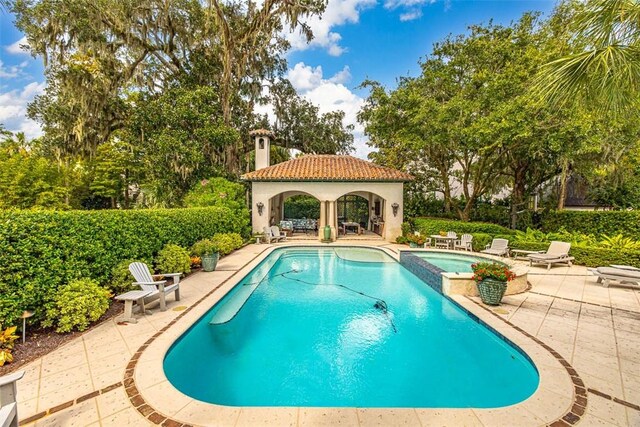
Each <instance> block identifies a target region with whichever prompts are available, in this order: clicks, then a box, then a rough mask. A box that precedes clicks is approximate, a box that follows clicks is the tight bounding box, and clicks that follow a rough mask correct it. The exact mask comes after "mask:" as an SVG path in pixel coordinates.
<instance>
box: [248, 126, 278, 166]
mask: <svg viewBox="0 0 640 427" xmlns="http://www.w3.org/2000/svg"><path fill="white" fill-rule="evenodd" d="M249 135H251V136H252V137H253V139H254V141H255V146H256V170H258V169H262V168H266V167H267V166H270V165H271V163H270V156H269V152H270V145H271V139H273V137H274V135H273V132H271V131H270V130H266V129H256V130H252V131H251V132H249Z"/></svg>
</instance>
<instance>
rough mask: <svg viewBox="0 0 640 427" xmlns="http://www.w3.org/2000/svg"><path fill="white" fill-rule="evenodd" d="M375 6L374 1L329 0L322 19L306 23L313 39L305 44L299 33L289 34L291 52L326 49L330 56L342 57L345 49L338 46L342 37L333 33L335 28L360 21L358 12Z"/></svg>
mask: <svg viewBox="0 0 640 427" xmlns="http://www.w3.org/2000/svg"><path fill="white" fill-rule="evenodd" d="M375 5H376V0H329V3H328V4H327V8H326V10H325V11H324V13H323V14H322V17H317V16H314V17H312V18H310V19H309V20H308V21H307V24H308V25H309V27H310V28H311V30H312V31H313V35H314V38H313V40H311V42H309V43H307V41H306V39H305V38H304V36H303V35H301V34H300V33H297V32H296V33H290V34H288V35H287V40H289V42H290V43H291V47H292V49H293V50H306V49H309V48H317V47H319V48H323V49H326V50H327V52H328V53H329V55H331V56H340V55H342V54H343V53H344V52H345V50H346V48H345V47H343V46H341V45H340V41H341V40H342V36H341V35H340V34H339V33H337V32H335V31H333V29H334V28H335V27H337V26H340V25H344V24H347V23H352V24H355V23H357V22H358V21H359V20H360V12H361V11H363V10H364V9H367V8H369V7H373V6H375Z"/></svg>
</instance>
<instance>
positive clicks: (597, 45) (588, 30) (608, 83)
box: [537, 0, 640, 113]
mask: <svg viewBox="0 0 640 427" xmlns="http://www.w3.org/2000/svg"><path fill="white" fill-rule="evenodd" d="M576 7H578V8H579V9H578V11H577V13H576V15H575V18H574V21H573V22H574V24H575V33H574V37H573V42H574V43H575V44H577V45H583V46H584V48H583V49H581V50H580V51H578V52H576V53H573V54H570V55H567V56H564V57H562V58H559V59H556V60H553V61H551V62H549V63H547V64H546V65H545V66H544V67H543V68H542V70H541V73H540V78H539V80H538V82H537V83H538V85H537V86H538V90H539V91H540V92H541V93H542V94H543V96H544V97H545V98H547V99H548V100H551V101H553V102H556V103H563V102H566V101H567V100H574V99H583V100H586V101H588V102H592V103H594V104H597V105H598V107H600V108H602V109H610V110H613V112H615V113H618V112H621V111H623V110H625V109H626V107H629V106H630V105H631V104H633V103H634V102H637V100H638V88H639V84H640V1H639V0H587V2H586V3H584V4H583V5H581V4H579V3H578V4H577V5H576Z"/></svg>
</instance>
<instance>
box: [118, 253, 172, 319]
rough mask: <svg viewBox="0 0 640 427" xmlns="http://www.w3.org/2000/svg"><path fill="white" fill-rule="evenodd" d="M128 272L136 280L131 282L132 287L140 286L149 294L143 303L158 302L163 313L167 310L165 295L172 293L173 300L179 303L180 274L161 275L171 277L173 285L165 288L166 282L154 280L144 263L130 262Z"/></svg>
mask: <svg viewBox="0 0 640 427" xmlns="http://www.w3.org/2000/svg"><path fill="white" fill-rule="evenodd" d="M129 271H130V272H131V274H132V275H133V277H134V278H135V279H136V281H135V282H133V284H134V285H138V286H140V288H141V289H142V290H143V291H149V292H151V293H150V294H149V295H146V296H145V297H144V303H145V304H146V303H147V302H151V301H155V300H157V299H159V300H160V310H161V311H165V310H166V309H167V302H166V295H167V294H169V293H171V292H174V293H175V300H176V301H180V276H181V275H182V273H169V274H162V276H167V277H172V278H173V279H174V283H173V284H171V285H169V286H165V285H166V283H167V281H166V280H154V278H153V276H152V275H151V273H150V272H149V267H147V264H145V263H144V262H132V263H131V264H129Z"/></svg>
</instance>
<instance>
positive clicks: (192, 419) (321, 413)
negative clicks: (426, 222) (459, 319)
mask: <svg viewBox="0 0 640 427" xmlns="http://www.w3.org/2000/svg"><path fill="white" fill-rule="evenodd" d="M301 246H306V247H324V248H326V247H327V246H326V245H324V246H323V245H318V244H305V245H299V244H286V245H284V244H280V245H277V246H270V247H267V248H265V249H264V250H262V251H261V252H260V253H259V254H257V255H256V256H255V257H253V258H252V259H251V260H250V261H249V262H247V263H246V264H245V265H244V266H243V267H242V268H240V269H239V270H237V271H236V272H235V273H234V274H233V275H231V276H230V277H229V278H227V279H226V280H225V281H224V282H222V283H221V284H219V285H218V286H216V287H215V288H214V289H213V290H211V291H210V292H208V293H207V294H206V295H205V296H204V297H202V298H201V299H200V300H198V301H197V302H196V303H194V304H193V305H192V306H191V307H189V308H187V309H186V310H185V311H184V312H182V313H181V314H180V315H179V316H177V317H176V318H175V319H174V320H173V321H171V322H170V323H169V324H168V325H166V326H165V327H164V328H162V329H161V330H160V331H158V332H157V333H156V334H155V335H153V336H152V337H151V338H150V339H149V340H147V341H146V342H145V343H144V344H143V345H142V346H140V348H138V350H137V351H136V352H135V354H134V355H133V357H132V358H131V359H130V361H129V363H128V364H127V367H126V370H125V374H124V379H123V384H124V387H125V390H126V393H127V396H128V397H129V400H130V403H131V404H132V406H133V407H135V408H136V410H137V411H138V412H139V413H140V414H142V415H143V416H144V417H145V418H146V419H147V420H148V421H149V422H151V423H153V424H156V425H160V424H162V425H164V426H179V425H212V424H215V425H218V424H222V425H235V424H236V423H237V422H238V421H239V420H240V419H244V420H245V421H246V420H252V421H253V423H254V424H255V423H265V424H266V423H274V424H283V423H289V422H293V423H297V422H298V421H299V418H300V417H301V416H302V417H307V418H309V416H311V417H312V418H313V417H320V418H322V419H324V420H325V422H326V419H327V417H328V418H330V419H334V420H335V419H343V420H344V419H346V420H348V419H349V418H350V419H352V420H354V419H355V420H359V421H358V422H359V423H362V420H363V419H365V420H366V419H368V416H373V415H375V416H376V417H378V418H379V417H382V418H384V417H386V416H392V417H393V418H394V419H402V418H404V419H408V420H410V421H411V420H413V421H414V422H415V423H418V422H419V420H421V419H422V420H428V419H429V416H430V415H434V414H436V413H437V414H439V415H442V414H443V413H444V414H447V413H449V412H450V413H451V416H452V417H455V416H456V415H459V414H460V413H461V411H462V412H465V411H466V412H471V413H472V414H473V415H474V416H475V417H476V418H477V419H478V420H480V422H481V423H483V424H485V425H495V424H505V425H509V424H511V425H513V424H518V425H553V426H567V425H573V424H576V423H577V422H578V421H580V419H581V416H582V415H583V414H584V413H585V412H586V409H585V408H586V406H587V392H586V388H585V386H584V382H583V381H582V379H581V378H580V377H579V375H578V373H577V372H576V370H575V369H574V368H573V367H571V365H570V364H569V363H568V362H567V361H566V360H565V359H564V358H563V357H562V356H561V355H560V354H559V353H557V352H556V351H555V350H553V349H552V348H551V347H549V346H548V345H546V344H545V343H544V342H542V341H541V340H539V339H537V338H536V337H533V336H531V335H530V334H528V333H527V332H525V331H524V330H522V329H521V328H519V327H517V326H514V325H513V324H511V323H510V322H509V321H507V320H506V319H504V318H502V317H500V316H499V315H498V314H496V313H494V312H492V311H491V310H490V309H488V308H487V307H485V306H483V305H481V304H480V303H478V302H476V301H475V300H473V299H471V298H468V297H464V296H461V295H452V296H448V297H447V298H449V299H450V300H451V301H453V302H454V303H455V304H457V305H459V306H460V307H461V308H462V309H463V310H465V311H467V312H468V313H470V314H471V315H472V316H473V317H476V318H477V319H479V320H480V321H481V323H483V324H485V325H486V326H488V327H489V328H491V329H493V330H494V331H495V332H497V333H498V335H499V336H500V335H501V336H502V337H505V338H506V339H507V340H508V341H510V342H511V343H513V344H514V345H516V346H517V347H519V348H520V349H522V350H523V351H524V352H525V353H526V354H527V356H528V357H529V358H530V359H531V360H532V361H533V363H534V364H535V366H536V368H537V370H538V373H539V375H540V382H539V385H538V388H537V390H536V391H535V392H534V393H533V394H532V395H531V396H530V397H529V398H528V399H526V400H525V401H523V402H520V403H517V404H514V405H510V406H506V407H501V408H493V409H478V408H469V409H448V408H304V407H231V406H223V405H216V404H211V403H205V402H201V401H198V400H195V399H193V398H191V397H189V396H186V395H184V394H183V393H181V392H180V391H179V390H177V389H176V388H174V387H173V386H172V385H171V383H170V382H169V381H168V379H167V378H166V376H165V374H164V369H163V360H164V357H165V354H166V352H167V351H168V350H169V348H170V347H171V345H172V344H173V343H174V341H175V340H176V339H178V338H179V337H180V336H181V335H182V334H183V333H184V332H185V331H186V330H187V329H189V328H190V327H191V326H192V324H193V323H194V322H195V321H196V320H197V319H198V318H200V316H202V315H203V314H205V313H206V312H207V311H208V310H209V309H210V308H211V307H212V306H213V304H215V303H216V302H218V301H219V300H220V299H221V298H223V297H224V296H225V295H226V294H227V293H228V292H229V291H230V290H231V289H233V287H234V286H235V285H236V284H237V283H238V282H239V281H240V280H241V279H242V278H243V277H244V276H245V275H246V274H247V273H249V272H250V271H251V270H252V269H253V268H255V267H256V266H257V265H258V264H259V263H260V262H262V260H263V259H264V258H266V257H267V256H268V255H269V254H271V253H272V252H273V251H274V250H276V249H279V248H283V247H298V248H299V247H301ZM349 247H367V248H372V249H377V250H383V251H385V252H386V253H388V254H389V255H391V256H392V257H393V258H394V259H396V260H397V259H398V258H399V254H398V253H397V252H395V251H393V250H391V249H389V248H385V247H381V246H371V245H367V244H362V245H358V244H350V245H349ZM345 417H346V418H345ZM249 424H251V423H249ZM364 424H367V423H366V422H365V423H364Z"/></svg>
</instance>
